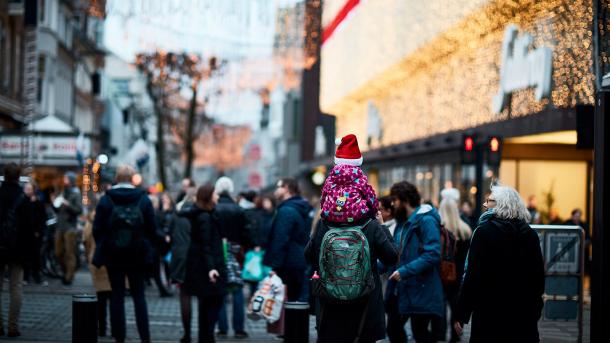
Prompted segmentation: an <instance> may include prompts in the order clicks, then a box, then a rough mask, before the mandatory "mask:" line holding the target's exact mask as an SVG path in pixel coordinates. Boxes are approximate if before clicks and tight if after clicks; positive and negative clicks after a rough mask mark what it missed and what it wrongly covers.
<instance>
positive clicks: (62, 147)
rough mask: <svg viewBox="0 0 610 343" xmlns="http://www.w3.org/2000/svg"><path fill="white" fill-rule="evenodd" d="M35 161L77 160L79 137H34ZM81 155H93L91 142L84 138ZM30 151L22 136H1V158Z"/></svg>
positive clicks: (17, 155)
mask: <svg viewBox="0 0 610 343" xmlns="http://www.w3.org/2000/svg"><path fill="white" fill-rule="evenodd" d="M33 140H34V150H33V154H34V159H44V158H54V159H57V158H69V159H74V158H76V151H77V137H65V136H34V138H33ZM81 143H82V144H81V149H82V150H81V153H82V155H83V156H89V155H90V153H91V140H90V138H88V137H83V138H82V141H81ZM25 151H28V141H27V139H25V138H24V137H21V136H14V135H13V136H11V135H9V136H0V156H2V157H5V158H10V157H19V156H21V153H22V152H25Z"/></svg>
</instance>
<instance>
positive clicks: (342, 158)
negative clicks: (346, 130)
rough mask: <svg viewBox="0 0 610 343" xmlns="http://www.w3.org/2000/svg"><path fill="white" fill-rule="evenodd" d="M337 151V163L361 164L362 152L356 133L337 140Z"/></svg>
mask: <svg viewBox="0 0 610 343" xmlns="http://www.w3.org/2000/svg"><path fill="white" fill-rule="evenodd" d="M335 144H336V145H337V151H336V152H335V164H345V165H349V166H361V165H362V154H361V153H360V148H358V139H357V138H356V135H352V134H349V135H347V136H345V137H343V138H341V139H339V138H337V140H336V141H335Z"/></svg>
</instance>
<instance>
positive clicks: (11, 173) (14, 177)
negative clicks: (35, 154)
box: [4, 162, 21, 183]
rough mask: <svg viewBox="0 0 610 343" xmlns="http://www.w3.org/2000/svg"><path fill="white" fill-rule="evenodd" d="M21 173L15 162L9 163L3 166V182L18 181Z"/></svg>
mask: <svg viewBox="0 0 610 343" xmlns="http://www.w3.org/2000/svg"><path fill="white" fill-rule="evenodd" d="M20 175H21V168H20V167H19V166H18V165H17V163H12V162H11V163H9V164H7V165H5V166H4V182H13V183H17V182H19V176H20Z"/></svg>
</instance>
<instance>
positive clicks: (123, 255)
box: [93, 165, 158, 343]
mask: <svg viewBox="0 0 610 343" xmlns="http://www.w3.org/2000/svg"><path fill="white" fill-rule="evenodd" d="M134 174H135V170H134V169H133V168H132V167H131V166H127V165H122V166H119V167H117V171H116V182H117V184H116V185H115V186H113V187H112V189H110V190H108V191H107V192H106V195H104V196H103V197H102V198H101V199H100V202H99V203H98V205H97V209H96V214H95V219H94V221H93V236H94V238H95V243H96V245H97V247H98V249H97V251H96V253H95V255H94V258H93V264H94V265H95V266H96V267H101V266H102V265H105V266H106V268H107V269H108V276H109V278H110V286H111V288H112V296H111V302H110V321H111V324H112V325H111V328H112V336H113V337H114V339H115V340H116V342H119V343H121V342H124V341H125V304H124V302H125V277H127V279H128V281H129V291H130V294H131V297H132V299H133V303H134V308H135V314H136V324H137V327H138V333H139V334H140V340H141V341H142V342H150V330H149V323H148V310H147V307H146V298H145V295H144V278H145V276H146V272H145V271H146V270H147V269H148V268H150V266H151V265H152V264H153V252H152V243H151V242H152V241H154V240H155V239H158V236H156V235H157V234H158V230H157V227H156V221H155V211H154V209H153V206H152V203H151V202H150V200H149V199H148V197H147V196H146V194H145V193H144V192H143V191H142V190H140V189H136V188H135V186H134V185H133V184H132V183H131V182H132V181H131V180H132V178H133V175H134Z"/></svg>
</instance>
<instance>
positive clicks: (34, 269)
mask: <svg viewBox="0 0 610 343" xmlns="http://www.w3.org/2000/svg"><path fill="white" fill-rule="evenodd" d="M23 192H24V193H25V195H26V197H27V198H28V200H29V201H28V204H29V206H30V209H29V213H30V220H31V226H30V229H29V230H28V235H29V237H28V242H30V243H31V244H28V247H27V249H28V257H29V258H28V260H29V261H28V263H27V266H26V270H25V276H24V279H25V280H26V281H28V282H29V281H30V280H31V279H32V280H34V282H35V283H37V284H41V283H42V276H41V269H42V256H41V251H42V239H43V237H44V235H45V232H46V229H47V211H46V209H45V205H44V203H43V202H42V201H40V199H39V198H38V195H37V194H36V188H35V187H34V184H33V182H32V181H29V182H27V183H26V184H25V185H24V186H23Z"/></svg>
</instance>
